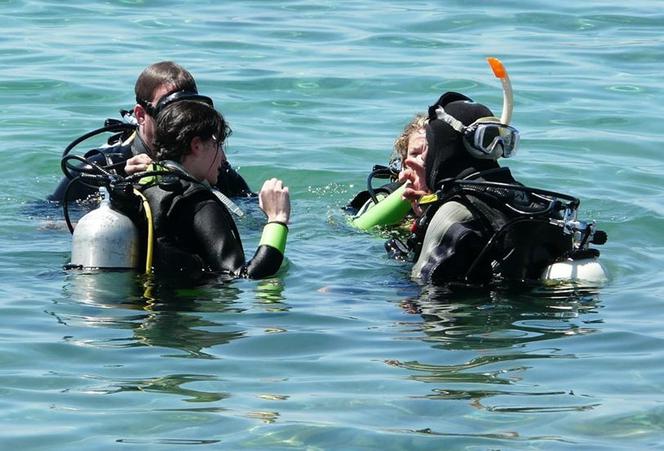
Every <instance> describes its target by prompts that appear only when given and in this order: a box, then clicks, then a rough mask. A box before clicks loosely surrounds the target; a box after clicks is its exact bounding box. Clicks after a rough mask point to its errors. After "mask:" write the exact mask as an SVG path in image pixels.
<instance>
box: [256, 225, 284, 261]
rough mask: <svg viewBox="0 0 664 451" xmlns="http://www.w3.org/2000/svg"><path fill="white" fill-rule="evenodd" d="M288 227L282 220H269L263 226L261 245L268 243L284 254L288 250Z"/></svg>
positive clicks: (267, 244)
mask: <svg viewBox="0 0 664 451" xmlns="http://www.w3.org/2000/svg"><path fill="white" fill-rule="evenodd" d="M287 236H288V227H287V226H286V224H284V223H282V222H268V223H267V224H265V227H263V234H262V235H261V241H260V243H259V244H258V245H259V246H262V245H266V246H270V247H273V248H275V249H276V250H278V251H279V252H281V253H282V254H283V253H284V251H285V250H286V237H287Z"/></svg>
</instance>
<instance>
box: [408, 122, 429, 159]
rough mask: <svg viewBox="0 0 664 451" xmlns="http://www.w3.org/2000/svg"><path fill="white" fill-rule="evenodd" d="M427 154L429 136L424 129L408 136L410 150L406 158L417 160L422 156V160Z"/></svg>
mask: <svg viewBox="0 0 664 451" xmlns="http://www.w3.org/2000/svg"><path fill="white" fill-rule="evenodd" d="M426 152H427V136H426V132H425V130H424V129H423V128H419V129H417V130H415V131H414V132H413V133H411V134H410V136H408V150H407V151H406V158H415V157H418V156H421V158H422V160H424V157H425V156H426Z"/></svg>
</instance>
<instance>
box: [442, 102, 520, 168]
mask: <svg viewBox="0 0 664 451" xmlns="http://www.w3.org/2000/svg"><path fill="white" fill-rule="evenodd" d="M436 117H437V118H438V119H440V120H442V121H444V122H445V123H447V124H449V125H450V127H452V128H453V129H454V130H456V131H457V132H459V133H460V134H461V135H462V137H463V144H464V146H465V147H466V150H468V152H470V154H471V155H472V156H473V157H475V158H479V159H491V160H496V159H498V158H500V157H504V158H509V157H511V156H512V155H514V154H515V153H516V149H517V147H518V145H519V131H518V130H517V129H516V128H514V127H512V126H510V125H505V124H503V123H501V122H500V120H499V119H498V118H496V117H483V118H480V119H478V120H476V121H475V122H473V123H472V124H470V125H468V126H466V125H463V123H462V122H461V121H460V120H458V119H456V118H455V117H454V116H452V115H450V114H448V113H447V112H446V111H445V109H444V108H443V107H442V106H439V107H438V108H436Z"/></svg>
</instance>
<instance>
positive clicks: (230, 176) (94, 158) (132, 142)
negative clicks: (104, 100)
mask: <svg viewBox="0 0 664 451" xmlns="http://www.w3.org/2000/svg"><path fill="white" fill-rule="evenodd" d="M133 136H134V137H133V138H130V139H128V140H127V141H124V142H118V143H116V144H115V145H112V146H110V147H105V148H102V149H95V150H91V151H89V152H88V153H86V154H85V158H87V159H88V160H90V161H91V162H92V163H95V164H98V165H100V166H107V165H109V164H117V165H118V166H117V168H116V172H117V173H118V175H120V176H123V177H125V176H126V175H127V174H126V173H125V171H124V162H126V161H127V160H128V159H130V158H131V157H134V156H136V155H139V154H143V153H144V154H148V155H150V154H151V152H150V150H149V149H148V148H147V146H146V145H145V143H144V142H143V140H142V139H141V138H140V136H138V133H134V135H133ZM217 180H218V182H217V186H216V188H217V189H218V190H219V191H221V192H222V193H223V194H224V195H225V196H227V197H251V196H255V194H254V193H253V192H252V191H251V189H250V188H249V186H248V185H247V182H246V181H245V180H244V179H243V178H242V176H241V175H240V174H238V173H237V172H236V171H235V170H234V169H233V168H232V167H231V166H230V164H229V163H228V161H225V162H224V163H223V164H222V166H221V168H220V169H219V177H218V178H217ZM68 184H69V179H68V178H66V177H63V178H62V180H60V183H58V186H57V187H56V188H55V191H54V192H53V194H51V195H50V196H48V200H50V201H54V202H62V201H63V200H64V196H65V190H66V189H67V185H68ZM96 193H97V188H91V187H88V186H86V185H84V184H82V183H78V182H75V183H74V184H73V185H72V186H71V188H70V189H69V193H68V194H67V199H68V200H69V201H73V200H83V199H86V198H88V197H89V196H90V195H93V194H96Z"/></svg>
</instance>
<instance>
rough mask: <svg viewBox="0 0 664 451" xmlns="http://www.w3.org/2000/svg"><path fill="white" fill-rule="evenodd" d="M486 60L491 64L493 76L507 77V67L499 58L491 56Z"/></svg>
mask: <svg viewBox="0 0 664 451" xmlns="http://www.w3.org/2000/svg"><path fill="white" fill-rule="evenodd" d="M486 60H487V62H488V63H489V66H491V70H492V71H493V75H495V76H496V78H505V75H507V71H506V70H505V66H504V65H503V63H502V62H501V61H500V60H499V59H498V58H494V57H493V56H490V57H488V58H487V59H486Z"/></svg>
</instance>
